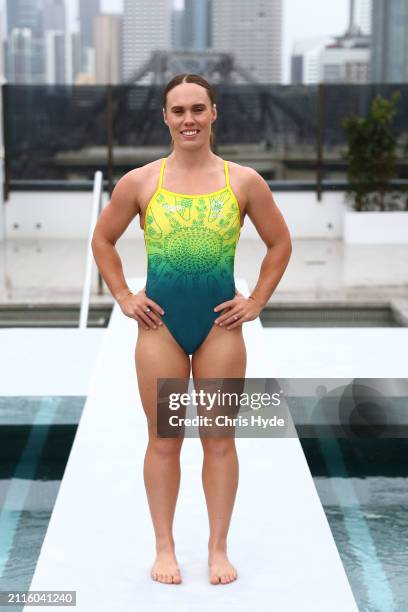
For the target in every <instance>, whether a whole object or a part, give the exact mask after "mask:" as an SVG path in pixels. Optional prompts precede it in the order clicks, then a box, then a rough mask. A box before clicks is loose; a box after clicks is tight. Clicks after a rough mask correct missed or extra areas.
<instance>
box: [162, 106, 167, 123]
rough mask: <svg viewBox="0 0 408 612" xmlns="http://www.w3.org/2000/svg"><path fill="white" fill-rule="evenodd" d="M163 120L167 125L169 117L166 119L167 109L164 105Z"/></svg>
mask: <svg viewBox="0 0 408 612" xmlns="http://www.w3.org/2000/svg"><path fill="white" fill-rule="evenodd" d="M163 121H164V123H165V124H166V125H167V119H166V109H165V108H164V107H163Z"/></svg>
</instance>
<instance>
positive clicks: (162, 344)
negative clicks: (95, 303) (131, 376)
mask: <svg viewBox="0 0 408 612" xmlns="http://www.w3.org/2000/svg"><path fill="white" fill-rule="evenodd" d="M135 364H136V375H137V381H138V385H139V393H140V398H141V400H142V405H143V410H144V411H145V414H146V417H147V421H148V425H149V430H151V431H153V430H154V431H155V430H156V425H157V421H156V408H157V379H158V378H186V379H188V378H189V376H190V358H189V356H188V355H187V354H186V353H185V352H184V351H183V349H182V348H181V347H180V346H179V345H178V344H177V342H175V340H174V338H173V337H172V336H171V334H170V332H169V330H168V329H167V328H166V327H165V326H164V325H163V327H159V328H158V329H150V330H146V329H143V328H142V327H141V326H140V325H139V328H138V335H137V341H136V349H135ZM187 386H188V381H187V382H186V390H187Z"/></svg>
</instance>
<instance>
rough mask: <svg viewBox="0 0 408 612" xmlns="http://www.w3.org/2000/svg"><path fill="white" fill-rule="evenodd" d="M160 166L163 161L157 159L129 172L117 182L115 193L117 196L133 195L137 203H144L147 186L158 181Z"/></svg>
mask: <svg viewBox="0 0 408 612" xmlns="http://www.w3.org/2000/svg"><path fill="white" fill-rule="evenodd" d="M160 166H161V159H155V160H154V161H152V162H149V163H148V164H145V165H144V166H140V167H139V168H133V169H132V170H129V172H126V174H124V175H123V176H121V177H120V179H119V180H118V181H117V182H116V184H115V188H114V190H113V193H115V195H120V194H132V197H133V198H134V200H135V201H136V202H140V201H143V199H144V192H145V190H146V186H147V187H148V186H149V184H150V183H152V184H153V183H154V182H155V181H157V177H158V175H159V172H160Z"/></svg>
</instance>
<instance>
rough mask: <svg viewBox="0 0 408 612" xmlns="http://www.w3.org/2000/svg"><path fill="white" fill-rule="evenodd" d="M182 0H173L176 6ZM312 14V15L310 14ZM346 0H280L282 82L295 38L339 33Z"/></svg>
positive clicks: (72, 8)
mask: <svg viewBox="0 0 408 612" xmlns="http://www.w3.org/2000/svg"><path fill="white" fill-rule="evenodd" d="M221 1H222V0H221ZM182 3H183V0H173V6H174V7H177V8H180V7H181V6H182ZM5 4H6V1H5V0H0V8H1V14H2V36H3V37H4V35H5ZM101 9H102V12H107V13H117V14H120V13H121V12H122V10H123V0H101ZM66 10H67V23H68V28H69V31H77V30H78V0H66ZM311 15H312V16H311ZM348 19H349V0H336V2H335V3H327V2H326V0H314V1H313V2H312V3H308V5H307V6H305V3H304V0H283V32H282V83H284V84H285V83H289V82H290V56H291V52H292V48H293V44H294V43H295V41H296V40H298V39H300V38H305V37H309V36H310V37H312V36H325V35H326V36H328V35H340V34H342V33H343V32H344V31H345V29H346V28H347V25H348Z"/></svg>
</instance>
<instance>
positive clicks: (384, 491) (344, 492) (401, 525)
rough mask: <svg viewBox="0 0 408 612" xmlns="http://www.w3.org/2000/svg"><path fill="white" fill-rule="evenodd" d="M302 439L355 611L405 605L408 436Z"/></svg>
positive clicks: (400, 608) (379, 611)
mask: <svg viewBox="0 0 408 612" xmlns="http://www.w3.org/2000/svg"><path fill="white" fill-rule="evenodd" d="M300 441H301V444H302V448H303V450H304V453H305V456H306V459H307V461H308V464H309V467H310V470H311V473H312V474H313V479H314V483H315V485H316V489H317V492H318V494H319V497H320V500H321V502H322V505H323V508H324V510H325V513H326V517H327V520H328V522H329V525H330V528H331V531H332V534H333V537H334V540H335V542H336V545H337V549H338V551H339V554H340V557H341V560H342V562H343V566H344V568H345V571H346V574H347V577H348V579H349V582H350V586H351V589H352V591H353V594H354V597H355V600H356V602H357V605H358V608H359V610H361V611H362V612H392V611H401V612H402V611H403V610H406V609H408V608H407V602H408V587H407V583H406V575H407V568H408V533H407V528H406V526H407V522H408V507H407V503H406V500H407V494H408V464H407V462H406V461H404V457H406V456H407V451H408V440H406V439H404V438H398V439H393V438H387V439H373V438H369V439H359V440H358V439H347V438H319V439H312V438H303V439H302V438H301V439H300ZM316 571H318V568H316Z"/></svg>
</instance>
